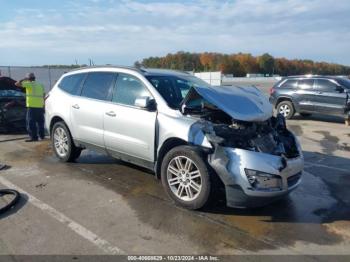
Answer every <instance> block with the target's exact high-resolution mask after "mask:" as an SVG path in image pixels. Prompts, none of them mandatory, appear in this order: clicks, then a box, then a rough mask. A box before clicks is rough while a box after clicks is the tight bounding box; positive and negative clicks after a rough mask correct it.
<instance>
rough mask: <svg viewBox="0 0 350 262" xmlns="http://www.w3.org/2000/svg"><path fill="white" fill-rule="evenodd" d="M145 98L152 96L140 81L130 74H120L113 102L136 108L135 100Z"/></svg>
mask: <svg viewBox="0 0 350 262" xmlns="http://www.w3.org/2000/svg"><path fill="white" fill-rule="evenodd" d="M144 96H151V94H150V93H149V91H148V90H147V88H146V87H145V86H144V85H143V84H142V82H141V81H140V80H139V79H137V78H136V77H134V76H132V75H128V74H118V78H117V83H116V90H115V91H114V95H113V102H116V103H118V104H124V105H129V106H134V105H135V100H136V99H137V98H139V97H144Z"/></svg>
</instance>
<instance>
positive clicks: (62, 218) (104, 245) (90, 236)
mask: <svg viewBox="0 0 350 262" xmlns="http://www.w3.org/2000/svg"><path fill="white" fill-rule="evenodd" d="M0 183H1V184H3V185H4V186H6V187H8V188H12V189H15V190H17V191H19V192H20V193H24V194H26V195H27V196H28V201H29V202H30V203H31V204H32V205H33V206H35V207H37V208H39V209H41V210H42V211H44V212H45V213H47V214H48V215H50V216H51V217H52V218H54V219H56V220H57V221H59V222H61V223H62V224H64V225H66V226H67V227H68V228H70V229H71V230H72V231H74V232H75V233H77V234H78V235H79V236H81V237H83V238H85V239H86V240H88V241H89V242H91V243H92V244H94V245H95V246H97V247H98V248H100V249H101V250H103V251H104V252H106V253H107V254H111V255H122V254H126V253H125V252H124V251H123V250H122V249H120V248H118V247H116V246H113V245H112V244H110V243H109V242H108V241H107V240H104V239H102V238H100V237H99V236H97V235H96V234H95V233H93V232H91V231H90V230H89V229H87V228H85V227H83V226H82V225H80V224H78V223H77V222H75V221H74V220H72V219H70V218H69V217H67V216H66V215H64V214H62V213H61V212H59V211H57V210H56V209H54V208H53V207H51V206H49V205H48V204H45V203H44V202H42V201H41V200H39V199H37V198H36V197H34V196H32V195H31V194H29V193H28V192H26V191H24V190H23V189H22V188H20V187H18V186H16V185H14V184H12V183H11V182H10V181H8V180H7V179H6V178H4V177H1V176H0Z"/></svg>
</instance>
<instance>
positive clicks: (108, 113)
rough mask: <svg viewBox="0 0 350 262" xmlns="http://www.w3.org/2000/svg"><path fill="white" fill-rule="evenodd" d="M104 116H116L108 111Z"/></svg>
mask: <svg viewBox="0 0 350 262" xmlns="http://www.w3.org/2000/svg"><path fill="white" fill-rule="evenodd" d="M106 115H107V116H112V117H115V116H116V113H114V112H113V111H109V112H106Z"/></svg>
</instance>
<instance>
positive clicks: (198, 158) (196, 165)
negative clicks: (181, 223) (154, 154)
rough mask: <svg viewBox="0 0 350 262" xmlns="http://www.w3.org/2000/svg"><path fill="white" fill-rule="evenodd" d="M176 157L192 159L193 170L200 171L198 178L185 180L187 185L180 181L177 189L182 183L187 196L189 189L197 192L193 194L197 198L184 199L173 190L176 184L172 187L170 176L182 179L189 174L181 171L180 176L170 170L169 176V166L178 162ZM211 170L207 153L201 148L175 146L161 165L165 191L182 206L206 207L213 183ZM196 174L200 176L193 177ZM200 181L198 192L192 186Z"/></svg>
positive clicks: (191, 207) (192, 208)
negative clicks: (206, 157) (206, 158)
mask: <svg viewBox="0 0 350 262" xmlns="http://www.w3.org/2000/svg"><path fill="white" fill-rule="evenodd" d="M176 158H180V159H181V158H182V159H184V160H185V161H187V160H186V159H190V160H191V161H192V163H191V165H192V168H193V169H192V170H194V171H196V170H198V171H199V177H198V178H194V179H191V178H189V179H188V180H187V179H186V181H190V182H186V181H184V182H183V183H186V185H183V183H182V182H179V183H178V185H179V186H178V188H177V190H178V189H179V187H180V184H181V186H182V187H183V190H184V192H183V193H186V195H187V196H188V195H189V194H188V191H187V190H191V191H192V193H193V192H195V194H194V195H195V196H193V197H195V198H194V199H192V200H191V199H187V200H183V199H181V198H179V197H178V196H177V195H176V193H174V192H173V190H176V186H172V187H171V186H170V184H169V181H168V177H169V176H170V177H171V176H174V177H175V178H173V179H176V177H177V178H178V179H179V180H181V179H180V178H179V177H182V176H184V177H185V176H187V175H186V174H180V171H179V173H178V176H176V175H174V174H173V173H171V172H169V176H168V167H169V165H170V164H171V165H172V164H174V163H176V161H175V159H176ZM182 163H183V162H182ZM185 163H186V162H185ZM176 165H177V163H176ZM179 170H180V169H179ZM189 170H191V169H190V168H189ZM209 170H210V169H209V168H208V166H207V164H206V161H205V155H204V154H203V153H202V152H201V151H200V150H198V149H196V148H195V147H192V146H178V147H175V148H173V149H172V150H170V151H169V152H168V153H167V154H166V155H165V157H164V158H163V161H162V166H161V179H162V184H163V187H164V189H165V191H166V192H167V194H168V195H169V196H170V198H172V199H173V200H174V201H175V203H176V204H178V205H180V206H182V207H185V208H187V209H191V210H195V209H200V208H202V207H204V206H205V205H206V204H208V202H209V200H210V193H211V190H212V188H211V187H212V183H211V180H210V171H209ZM194 171H191V172H190V173H193V172H194ZM189 176H190V175H189ZM195 176H198V174H196V175H193V177H195ZM199 178H200V179H199ZM195 179H198V180H196V182H195ZM199 181H200V186H201V188H200V190H199V191H197V192H196V191H193V190H194V187H192V182H195V183H196V184H197V185H198V184H199ZM194 185H195V184H194ZM196 187H197V186H196ZM177 190H176V191H177ZM181 192H182V191H181ZM180 195H181V193H180ZM184 197H185V196H184Z"/></svg>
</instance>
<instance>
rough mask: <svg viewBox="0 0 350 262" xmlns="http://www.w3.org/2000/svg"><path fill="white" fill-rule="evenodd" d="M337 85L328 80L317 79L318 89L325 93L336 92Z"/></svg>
mask: <svg viewBox="0 0 350 262" xmlns="http://www.w3.org/2000/svg"><path fill="white" fill-rule="evenodd" d="M336 88H337V85H336V84H335V83H333V82H331V81H329V80H327V79H317V80H316V89H317V90H319V91H323V92H334V91H335V90H336Z"/></svg>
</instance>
